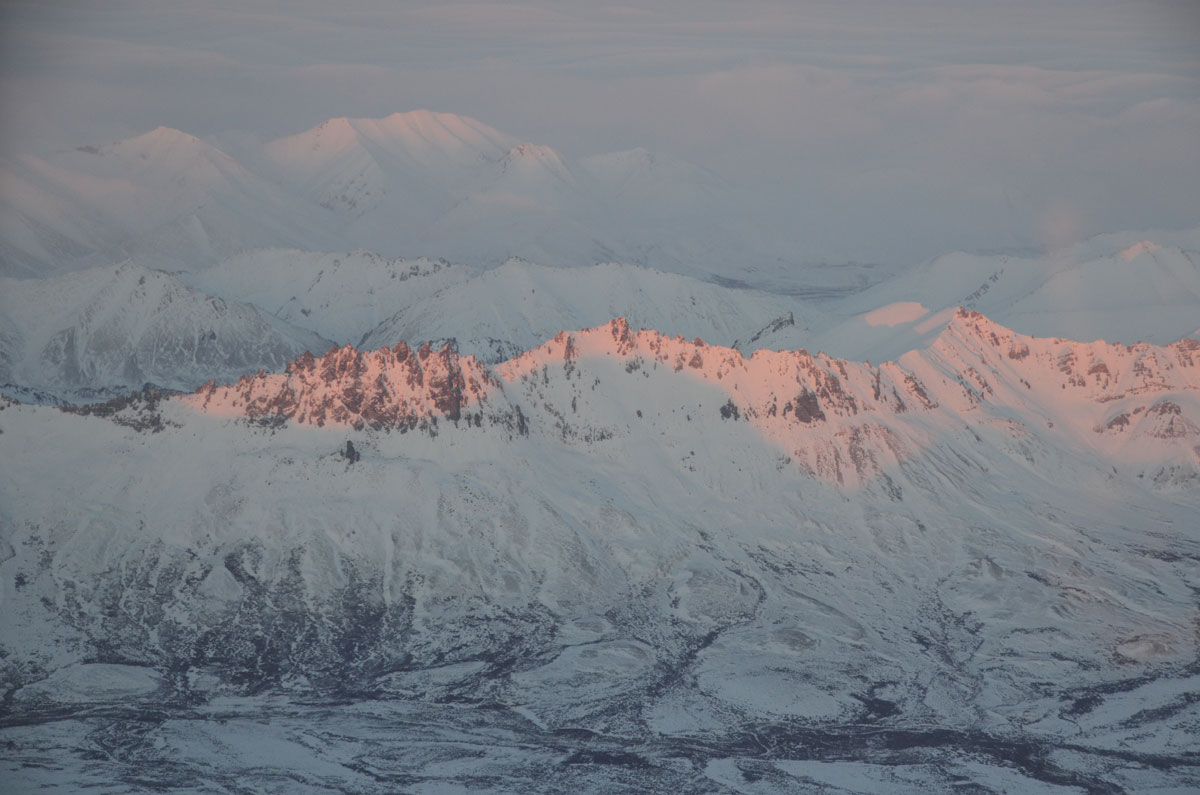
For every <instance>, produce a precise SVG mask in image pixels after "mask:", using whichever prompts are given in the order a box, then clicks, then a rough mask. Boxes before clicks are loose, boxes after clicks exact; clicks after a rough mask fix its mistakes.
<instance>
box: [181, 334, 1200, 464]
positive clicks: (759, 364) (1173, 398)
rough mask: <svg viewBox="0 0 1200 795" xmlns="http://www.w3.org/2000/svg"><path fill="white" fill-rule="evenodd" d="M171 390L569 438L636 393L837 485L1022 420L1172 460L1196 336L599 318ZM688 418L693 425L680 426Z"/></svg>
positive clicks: (300, 419)
mask: <svg viewBox="0 0 1200 795" xmlns="http://www.w3.org/2000/svg"><path fill="white" fill-rule="evenodd" d="M630 376H632V377H630ZM187 402H188V405H191V406H193V407H195V408H197V409H200V410H204V411H210V412H211V411H215V412H217V413H220V414H223V415H233V416H243V417H249V418H252V419H255V420H258V421H266V422H272V421H278V422H283V421H287V420H292V421H295V422H297V423H301V424H304V423H312V424H319V425H324V424H334V425H344V426H353V427H362V426H364V425H369V426H372V427H376V428H386V427H400V428H401V429H408V428H412V427H414V426H415V425H416V424H417V423H433V424H435V425H436V420H437V419H449V420H452V421H454V422H456V423H457V422H458V421H459V420H461V419H463V418H467V422H468V424H471V423H473V424H474V425H476V426H481V425H488V426H489V427H490V426H492V425H496V424H500V425H503V426H504V428H505V429H506V430H507V431H508V432H510V433H511V432H512V428H513V427H514V423H515V422H517V420H518V418H520V420H519V424H520V425H521V426H522V428H523V429H524V428H526V427H528V429H529V432H531V433H534V434H548V435H549V436H550V437H552V438H561V439H562V440H563V441H565V442H567V443H569V444H574V443H580V444H585V445H587V446H591V445H594V443H595V442H596V441H597V440H601V441H602V440H605V439H612V438H631V435H634V436H636V435H637V434H638V433H640V431H639V430H638V425H639V424H638V423H635V422H633V419H632V416H631V415H632V413H633V410H634V407H636V416H637V419H639V420H644V421H645V423H647V424H648V425H647V427H649V428H652V429H654V431H655V432H656V433H657V434H660V435H665V436H666V437H667V438H668V439H675V440H677V443H679V444H683V443H684V442H685V441H686V440H688V439H691V438H693V437H694V436H695V434H697V433H699V434H702V435H703V434H704V433H706V431H705V428H706V427H707V425H709V424H711V422H712V421H713V420H718V421H721V420H724V421H734V422H736V421H742V422H746V423H748V427H751V428H753V429H754V434H753V435H754V438H756V439H758V440H760V441H765V442H767V443H768V444H770V445H772V446H774V447H775V448H776V449H778V450H779V451H780V455H781V456H783V457H784V458H786V459H787V460H788V461H790V462H794V463H795V464H796V466H798V467H800V468H801V469H802V470H803V471H804V472H806V473H808V474H810V475H814V476H818V477H820V478H822V479H825V480H829V481H831V482H836V483H840V484H844V485H854V484H867V483H870V482H873V481H874V480H875V479H877V478H881V477H885V476H886V475H887V472H888V471H890V469H891V468H894V467H897V466H900V465H901V464H902V462H903V461H904V460H905V459H906V458H907V457H910V456H911V455H913V454H915V452H916V451H917V450H918V449H921V448H924V447H926V446H928V445H929V444H933V443H940V442H937V440H938V439H945V438H948V437H952V436H954V435H955V434H957V433H958V432H959V430H958V429H961V428H962V427H963V426H964V424H965V425H966V426H969V427H973V426H980V427H985V428H991V427H995V426H996V425H997V423H1000V424H1001V425H1003V427H1005V428H1008V429H1009V431H1011V432H1012V433H1016V434H1018V435H1020V434H1027V433H1030V432H1031V431H1030V429H1033V428H1038V429H1041V431H1040V432H1042V433H1046V432H1049V433H1051V435H1054V436H1055V437H1056V438H1057V439H1058V441H1057V442H1056V444H1060V445H1062V446H1066V447H1071V446H1075V447H1078V446H1080V445H1082V446H1083V447H1085V448H1087V449H1095V450H1099V451H1101V453H1102V454H1103V455H1107V456H1117V455H1120V456H1122V457H1123V458H1124V460H1126V461H1129V462H1135V463H1137V462H1140V463H1143V464H1146V465H1147V466H1149V465H1150V464H1152V463H1154V462H1161V461H1163V460H1164V456H1166V457H1168V458H1171V457H1174V458H1171V460H1176V459H1179V460H1180V461H1182V462H1183V464H1181V466H1185V467H1190V469H1187V471H1189V472H1190V471H1193V470H1194V469H1195V468H1196V466H1197V465H1198V464H1200V459H1197V453H1196V451H1195V450H1194V449H1193V446H1194V442H1195V438H1193V437H1200V342H1197V341H1195V340H1183V341H1181V342H1178V343H1175V344H1173V345H1169V346H1152V345H1147V344H1139V345H1134V346H1123V345H1110V344H1108V343H1103V342H1092V343H1078V342H1072V341H1070V340H1062V339H1038V338H1032V337H1027V336H1024V335H1020V334H1017V333H1015V332H1013V331H1011V330H1009V329H1006V328H1004V327H1003V326H1000V325H999V324H996V323H994V322H993V321H991V320H988V319H987V318H986V317H984V316H983V315H980V314H979V313H977V312H972V311H968V310H960V311H958V312H957V313H956V314H955V315H954V316H953V318H952V319H951V320H950V322H949V323H948V324H947V326H946V328H945V329H944V330H943V331H942V333H941V334H940V335H939V336H938V337H937V339H936V340H935V342H934V343H933V344H932V345H930V346H929V347H928V348H927V349H925V350H922V351H914V352H911V353H910V354H907V355H905V356H904V357H902V358H901V359H900V360H899V361H897V362H885V363H883V364H881V365H878V366H874V365H871V364H869V363H864V362H852V361H847V360H843V359H837V358H833V357H830V356H827V355H825V354H820V353H818V354H810V353H808V352H807V351H804V350H795V351H768V350H759V351H756V352H754V353H753V355H751V356H749V357H747V356H744V355H743V354H742V353H741V352H740V351H738V350H736V349H733V348H727V347H722V346H717V345H709V344H706V343H705V342H704V341H703V340H700V339H698V338H697V339H693V340H688V339H686V338H684V337H682V336H675V337H671V336H667V335H664V334H662V333H660V332H657V331H651V330H645V329H643V330H640V331H639V330H634V329H633V328H632V327H631V326H630V325H629V323H628V322H627V321H626V320H625V319H624V318H617V319H615V320H612V321H610V322H608V323H605V324H603V325H601V326H597V327H594V328H590V329H583V330H580V331H575V332H560V333H559V334H558V335H556V336H555V337H554V338H553V339H550V340H548V341H547V342H545V343H543V344H542V345H540V346H538V347H536V348H534V349H532V350H529V351H527V352H525V353H522V354H520V355H519V356H516V357H515V358H513V359H510V360H508V361H505V362H502V363H500V364H498V365H496V366H495V367H494V368H493V369H488V368H487V367H485V366H484V365H482V364H480V363H479V362H478V361H477V360H475V359H474V357H470V356H463V357H460V356H459V355H458V354H457V352H456V351H455V350H454V349H453V348H452V347H451V346H449V345H446V346H444V347H442V348H441V350H440V351H436V352H434V351H433V350H432V349H431V348H430V346H428V345H425V346H423V347H422V348H421V349H420V350H419V351H418V352H416V353H413V352H412V350H411V349H410V348H409V347H408V345H406V344H404V343H400V344H398V345H396V346H394V347H392V348H383V349H380V350H378V351H374V352H371V353H361V352H359V351H356V350H354V349H353V348H350V347H346V348H343V349H340V350H338V351H334V352H331V353H330V354H328V355H327V356H325V357H322V358H314V357H311V356H306V357H305V359H304V360H303V361H301V362H299V363H296V364H293V365H292V366H290V367H289V368H288V370H287V372H286V373H283V374H276V375H271V374H266V373H260V374H259V375H258V376H255V377H252V378H245V379H243V380H242V381H240V382H238V383H237V384H236V385H233V386H229V387H216V386H209V387H207V388H206V389H204V390H202V391H201V392H200V393H198V394H197V395H194V396H192V397H189V398H188V399H187ZM1168 404H1169V405H1168ZM468 415H470V416H469V417H468ZM693 417H695V418H697V419H700V420H702V423H701V424H700V425H695V426H694V425H690V424H689V423H690V422H691V420H692V418H693ZM471 418H474V419H471ZM1130 418H1139V420H1140V424H1139V423H1133V422H1132V421H1131V419H1130ZM1014 423H1015V424H1014ZM1055 428H1058V430H1054V429H1055ZM1126 429H1128V431H1129V432H1128V433H1125V432H1124V431H1125V430H1126ZM673 443H675V442H673ZM1164 445H1166V446H1165V447H1164ZM885 480H886V478H885Z"/></svg>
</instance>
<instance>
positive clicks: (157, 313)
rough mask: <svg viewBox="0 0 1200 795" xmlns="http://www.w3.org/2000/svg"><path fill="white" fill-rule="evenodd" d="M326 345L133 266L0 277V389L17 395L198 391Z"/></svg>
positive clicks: (305, 333)
mask: <svg viewBox="0 0 1200 795" xmlns="http://www.w3.org/2000/svg"><path fill="white" fill-rule="evenodd" d="M330 345H331V343H330V342H329V341H327V340H325V339H323V338H322V337H320V336H318V335H316V334H313V333H311V332H308V331H305V330H303V329H300V328H297V327H295V326H291V325H289V324H288V323H286V322H284V321H282V320H280V319H278V318H277V317H275V316H273V315H271V314H269V313H267V312H264V311H262V310H260V309H258V308H257V307H255V306H252V305H250V304H245V303H241V302H236V301H225V300H223V299H221V298H214V297H212V296H209V295H207V294H205V293H201V292H199V291H197V290H194V289H191V288H189V287H186V286H185V285H183V284H181V283H180V282H179V281H178V279H176V278H175V277H174V276H172V275H170V274H167V273H164V272H163V271H156V270H150V269H148V268H143V267H140V266H138V265H135V264H133V263H124V264H121V265H115V266H107V267H98V268H92V269H89V270H85V271H78V272H76V273H70V274H67V275H64V276H58V277H55V278H51V279H12V278H0V384H4V385H5V389H6V391H9V392H12V393H15V394H17V395H21V396H29V397H34V398H38V397H39V396H40V397H41V399H43V400H44V399H63V400H68V401H72V400H75V399H79V398H83V399H94V398H95V397H98V396H103V395H110V396H111V395H114V394H123V393H125V392H129V391H131V390H136V389H141V388H142V386H143V385H145V384H147V383H149V384H153V385H155V386H157V387H160V388H165V389H181V390H192V389H195V388H196V386H197V385H198V384H202V383H204V382H205V381H207V380H210V379H214V378H219V379H229V378H236V377H238V376H240V375H242V374H244V373H246V372H253V371H256V370H259V369H270V370H275V369H279V368H280V367H282V366H283V365H284V364H285V363H286V362H288V361H290V360H291V359H294V358H295V357H296V356H298V355H300V354H301V353H303V352H304V351H306V350H312V351H318V352H324V351H325V350H326V349H328V348H329V347H330Z"/></svg>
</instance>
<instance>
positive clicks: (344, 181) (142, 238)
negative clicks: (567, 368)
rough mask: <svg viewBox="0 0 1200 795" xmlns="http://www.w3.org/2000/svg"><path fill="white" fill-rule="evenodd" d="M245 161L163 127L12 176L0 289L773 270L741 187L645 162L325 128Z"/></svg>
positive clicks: (426, 129) (437, 126)
mask: <svg viewBox="0 0 1200 795" xmlns="http://www.w3.org/2000/svg"><path fill="white" fill-rule="evenodd" d="M240 149H241V151H240V152H239V155H238V157H237V158H235V157H234V156H232V155H230V154H228V153H226V152H223V151H221V150H220V149H218V148H217V147H216V146H214V145H213V144H211V143H208V142H206V141H202V140H200V139H198V138H195V137H193V136H191V135H188V134H186V133H183V132H180V131H178V130H173V129H169V128H166V127H159V128H158V129H156V130H153V131H151V132H148V133H146V134H144V135H140V136H137V137H135V138H130V139H128V140H124V141H119V142H117V143H112V144H107V145H102V146H84V147H81V148H79V149H77V150H74V151H69V152H63V153H60V154H57V155H55V156H52V157H48V158H44V159H43V158H38V157H33V156H27V157H23V158H20V159H17V160H13V161H8V162H5V163H0V181H2V183H3V185H4V191H3V193H2V194H0V241H2V242H0V274H4V275H26V276H30V275H36V276H44V275H50V274H52V273H60V272H63V271H67V270H75V269H79V268H82V267H87V266H94V265H101V264H107V263H109V262H113V261H117V260H122V259H126V258H133V259H135V260H137V261H138V262H139V263H142V264H145V265H149V266H152V267H160V268H169V269H185V270H192V269H198V268H203V267H206V266H209V265H212V264H214V263H216V262H217V261H219V260H221V259H223V258H225V257H227V256H230V255H233V254H236V253H237V252H239V251H241V250H243V249H248V248H264V247H288V248H300V249H308V250H324V251H337V250H342V249H350V248H365V249H369V250H373V251H377V252H381V253H386V254H388V255H389V256H396V255H405V256H416V255H430V256H439V257H446V258H449V259H451V260H455V261H460V262H469V263H472V264H475V265H485V266H486V265H497V264H500V263H501V262H503V261H504V260H505V259H507V258H509V257H512V256H518V257H523V258H525V259H528V260H531V261H535V262H540V263H545V264H558V265H590V264H593V263H596V262H606V261H614V260H615V261H621V262H629V263H637V264H649V265H653V266H657V267H660V268H665V269H668V270H683V271H685V272H691V273H699V274H703V273H706V272H715V271H718V270H721V269H723V268H724V267H725V266H726V265H727V264H728V262H730V261H732V260H731V258H735V257H742V258H746V257H750V258H755V257H762V256H765V255H764V254H763V253H762V251H761V247H758V246H755V245H753V243H754V241H753V240H752V239H743V238H744V237H745V236H744V235H743V236H738V235H735V234H734V233H733V232H732V230H731V229H730V228H729V224H728V223H727V222H726V220H724V219H725V218H727V216H728V215H729V213H730V210H731V209H732V208H733V207H734V206H736V202H737V198H736V192H735V191H733V190H732V186H730V185H728V184H727V183H725V182H724V181H723V180H721V179H720V178H719V177H717V176H716V175H714V174H712V173H711V172H708V171H706V170H705V169H703V168H700V167H698V166H694V165H691V164H688V163H686V162H683V161H681V160H678V159H675V158H671V157H668V156H665V155H658V154H653V153H650V152H647V151H646V150H642V149H637V150H632V151H629V152H618V153H612V154H605V155H599V156H595V157H588V158H584V159H583V160H582V161H579V162H571V161H570V160H569V159H568V158H566V157H564V156H563V155H561V154H560V153H558V152H556V151H554V150H553V149H551V148H550V147H547V146H543V145H538V144H531V143H526V142H522V141H520V140H518V139H516V138H514V137H512V136H509V135H506V134H504V133H501V132H499V131H498V130H495V129H492V128H491V127H488V126H487V125H485V124H482V123H480V122H478V121H475V120H473V119H469V118H466V117H462V116H456V115H454V114H449V113H432V112H429V111H413V112H409V113H397V114H393V115H391V116H388V117H387V118H384V119H346V118H339V119H331V120H329V121H327V122H324V123H322V124H320V125H318V126H317V127H314V128H313V129H311V130H308V131H306V132H303V133H299V134H297V135H292V136H288V137H285V138H281V139H278V140H274V141H269V142H266V143H265V144H262V145H260V146H249V147H241V148H240Z"/></svg>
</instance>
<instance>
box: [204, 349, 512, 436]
mask: <svg viewBox="0 0 1200 795" xmlns="http://www.w3.org/2000/svg"><path fill="white" fill-rule="evenodd" d="M498 387H499V383H498V382H497V381H496V379H495V377H494V376H493V375H492V374H491V373H490V372H489V371H488V370H487V369H486V368H484V367H482V366H481V365H479V364H477V363H476V362H475V359H474V358H473V357H470V356H466V357H460V356H458V354H456V353H455V352H454V351H453V350H451V349H450V348H449V346H446V347H443V348H442V349H441V350H439V351H434V350H432V349H431V348H430V347H429V345H423V346H422V347H421V348H419V349H417V350H415V351H414V350H413V349H411V348H409V346H408V345H407V344H405V343H403V342H401V343H399V344H397V345H395V346H394V347H391V348H380V349H379V350H376V351H369V352H365V353H364V352H362V351H359V350H356V349H355V348H353V347H352V346H349V345H347V346H345V347H343V348H335V349H333V350H331V351H330V352H329V353H327V354H325V355H324V356H320V357H317V356H313V355H312V354H311V353H308V354H305V355H304V356H302V357H300V358H299V359H297V360H296V361H294V362H292V363H291V364H289V365H288V367H287V370H286V371H285V372H283V373H265V372H259V373H258V374H257V375H254V376H246V377H244V378H242V379H241V380H239V381H238V382H237V383H236V384H232V385H229V386H222V387H218V386H217V385H216V384H212V383H210V384H207V385H205V386H204V387H201V388H200V390H199V391H197V392H196V393H195V394H194V395H191V396H189V397H187V398H185V400H186V401H187V402H188V403H189V404H190V405H192V406H195V407H196V408H199V409H201V410H203V411H206V412H210V413H215V414H224V415H228V416H244V417H247V418H249V419H253V420H260V421H265V422H272V421H286V420H291V421H294V422H297V423H300V424H308V425H317V426H324V425H343V426H350V427H354V428H363V427H367V426H370V427H372V428H376V429H379V428H385V427H386V428H400V429H403V430H407V429H410V428H413V427H416V426H417V425H418V424H419V423H421V422H427V421H429V420H431V419H434V418H441V417H444V418H446V419H449V420H455V421H456V420H459V419H460V418H463V417H464V416H466V415H469V414H471V412H473V411H474V412H478V411H480V410H482V409H484V408H486V407H487V403H488V401H487V395H488V393H489V392H490V391H491V390H493V389H496V388H498ZM468 419H470V418H469V417H468Z"/></svg>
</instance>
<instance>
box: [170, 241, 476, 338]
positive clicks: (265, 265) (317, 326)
mask: <svg viewBox="0 0 1200 795" xmlns="http://www.w3.org/2000/svg"><path fill="white" fill-rule="evenodd" d="M478 273H479V269H478V268H474V267H471V266H467V265H458V264H453V263H449V262H446V261H445V260H428V259H416V260H405V259H388V258H386V257H381V256H379V255H377V254H373V253H371V252H369V251H353V252H348V253H337V254H331V253H319V252H311V251H298V250H295V249H258V250H254V251H244V252H241V253H240V254H237V255H235V256H233V257H229V258H227V259H225V260H222V261H221V262H219V263H217V264H216V265H214V266H213V267H211V268H207V269H205V270H203V271H198V272H194V273H188V274H183V275H181V277H180V278H181V279H183V280H184V281H186V282H187V284H189V285H190V286H192V287H195V288H197V289H200V290H204V291H205V292H207V293H210V294H212V295H215V296H219V297H221V298H225V299H227V300H230V301H245V302H248V303H252V304H255V305H256V306H258V307H260V308H262V309H264V310H265V311H267V312H270V313H271V314H273V315H275V316H277V317H279V318H281V319H283V320H286V321H287V322H289V323H291V324H293V325H295V326H298V327H300V328H306V329H309V330H311V331H313V332H314V333H316V334H319V335H321V336H322V337H325V338H326V339H331V340H334V341H335V342H338V343H342V344H345V343H357V342H359V341H360V340H362V338H363V336H364V335H365V334H366V333H367V332H368V331H370V330H371V329H373V328H375V327H376V326H377V325H379V324H380V323H381V322H383V321H384V320H386V319H387V318H390V317H391V316H392V315H394V314H396V313H397V312H399V311H400V310H401V309H403V308H405V307H409V306H412V305H413V304H416V303H418V302H423V301H425V300H427V299H428V298H429V297H430V296H432V295H433V294H434V293H437V292H438V291H440V290H443V289H445V288H447V287H450V286H452V285H456V284H460V283H462V282H464V281H466V280H467V279H470V278H472V277H473V276H475V275H477V274H478ZM418 336H419V335H413V337H412V339H416V338H417V337H418Z"/></svg>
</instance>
